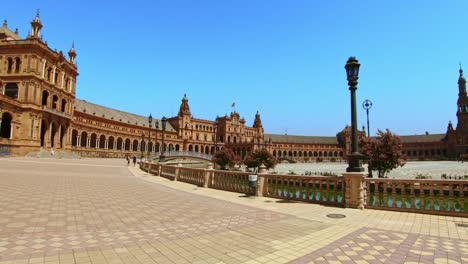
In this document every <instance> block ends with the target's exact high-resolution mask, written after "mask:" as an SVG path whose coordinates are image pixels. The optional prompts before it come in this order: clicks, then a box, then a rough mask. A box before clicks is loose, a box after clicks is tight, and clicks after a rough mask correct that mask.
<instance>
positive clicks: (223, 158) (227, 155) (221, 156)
mask: <svg viewBox="0 0 468 264" xmlns="http://www.w3.org/2000/svg"><path fill="white" fill-rule="evenodd" d="M238 161H239V158H238V157H237V156H236V154H235V153H234V152H233V151H232V150H231V149H230V148H223V149H221V150H218V151H217V152H216V154H215V155H214V156H213V162H214V163H216V164H218V165H219V166H220V167H221V168H222V169H227V167H232V166H234V164H236V162H238Z"/></svg>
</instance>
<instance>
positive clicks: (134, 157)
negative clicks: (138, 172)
mask: <svg viewBox="0 0 468 264" xmlns="http://www.w3.org/2000/svg"><path fill="white" fill-rule="evenodd" d="M136 162H137V158H136V156H133V167H135V166H136ZM127 166H130V157H129V156H127Z"/></svg>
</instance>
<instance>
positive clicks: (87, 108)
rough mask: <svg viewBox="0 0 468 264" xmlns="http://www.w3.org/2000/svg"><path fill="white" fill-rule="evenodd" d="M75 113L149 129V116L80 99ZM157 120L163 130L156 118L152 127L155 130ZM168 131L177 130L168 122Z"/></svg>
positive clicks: (76, 102) (77, 100)
mask: <svg viewBox="0 0 468 264" xmlns="http://www.w3.org/2000/svg"><path fill="white" fill-rule="evenodd" d="M75 111H77V112H82V113H86V114H88V115H95V116H97V117H100V118H104V119H109V120H114V121H116V122H121V123H124V124H131V125H137V126H144V127H146V128H147V127H148V117H147V116H139V115H135V114H131V113H127V112H122V111H120V110H115V109H111V108H107V107H104V106H101V105H97V104H93V103H89V102H86V101H84V100H80V99H75ZM103 115H104V116H103ZM156 120H157V121H158V122H159V129H161V120H160V119H156V118H153V124H152V127H153V128H154V124H155V122H156ZM166 131H175V129H174V128H173V127H172V126H171V124H169V122H167V125H166Z"/></svg>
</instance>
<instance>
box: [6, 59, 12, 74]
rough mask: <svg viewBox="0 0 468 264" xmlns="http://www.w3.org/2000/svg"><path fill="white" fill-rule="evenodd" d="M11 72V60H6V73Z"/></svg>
mask: <svg viewBox="0 0 468 264" xmlns="http://www.w3.org/2000/svg"><path fill="white" fill-rule="evenodd" d="M12 71H13V59H12V58H8V60H7V73H11V72H12Z"/></svg>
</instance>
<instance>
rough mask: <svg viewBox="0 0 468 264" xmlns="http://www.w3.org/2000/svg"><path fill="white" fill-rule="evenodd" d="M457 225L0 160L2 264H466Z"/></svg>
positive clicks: (103, 170) (134, 172)
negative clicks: (334, 215) (340, 216)
mask: <svg viewBox="0 0 468 264" xmlns="http://www.w3.org/2000/svg"><path fill="white" fill-rule="evenodd" d="M328 213H343V214H345V215H346V216H347V217H346V218H344V219H330V218H326V217H325V215H326V214H328ZM457 223H465V224H467V223H468V221H467V219H461V218H453V217H442V216H430V215H418V214H409V213H398V212H385V211H376V210H363V211H360V210H351V209H342V208H333V207H323V206H319V205H313V204H304V203H284V202H282V201H278V200H275V199H271V198H259V197H258V198H253V197H244V196H243V195H241V194H236V193H230V192H223V191H219V190H212V189H205V188H197V187H195V186H193V185H189V184H185V183H180V182H171V181H168V180H166V179H163V178H160V177H153V176H150V175H147V174H146V173H144V172H142V171H140V170H139V169H138V168H134V167H127V166H126V161H125V160H99V159H95V160H91V159H83V160H54V159H22V158H10V159H6V158H3V159H0V264H6V263H9V264H12V263H49V264H52V263H55V264H57V263H93V264H95V263H102V264H104V263H288V262H291V263H404V262H407V263H413V262H414V263H468V228H466V227H463V225H456V224H457Z"/></svg>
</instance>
